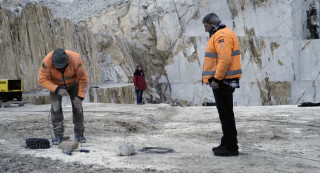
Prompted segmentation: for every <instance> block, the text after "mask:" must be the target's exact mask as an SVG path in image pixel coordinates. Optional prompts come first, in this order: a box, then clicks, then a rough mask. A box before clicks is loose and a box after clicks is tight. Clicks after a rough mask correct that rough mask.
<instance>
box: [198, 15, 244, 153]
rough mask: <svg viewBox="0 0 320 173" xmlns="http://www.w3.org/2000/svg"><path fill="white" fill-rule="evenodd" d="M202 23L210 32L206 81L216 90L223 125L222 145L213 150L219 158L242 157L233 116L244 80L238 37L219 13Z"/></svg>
mask: <svg viewBox="0 0 320 173" xmlns="http://www.w3.org/2000/svg"><path fill="white" fill-rule="evenodd" d="M202 23H203V25H204V28H205V31H206V32H209V36H210V38H209V41H208V43H207V48H206V52H205V58H204V64H203V72H202V81H203V83H207V84H209V85H210V86H211V87H212V90H213V94H214V97H215V100H216V106H217V109H218V113H219V118H220V122H221V125H222V132H223V136H222V138H221V144H220V145H219V146H217V147H214V148H212V151H213V153H214V155H216V156H237V155H239V150H238V148H239V147H238V141H237V129H236V123H235V119H234V112H233V92H234V90H235V88H240V85H239V79H240V77H241V76H242V70H241V59H240V47H239V41H238V38H237V36H236V34H235V33H234V32H233V31H232V30H230V29H229V28H227V27H226V26H225V25H224V24H222V23H221V21H220V19H219V17H218V16H217V15H216V14H215V13H210V14H208V15H206V16H205V17H204V18H203V20H202Z"/></svg>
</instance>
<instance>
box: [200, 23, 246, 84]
mask: <svg viewBox="0 0 320 173" xmlns="http://www.w3.org/2000/svg"><path fill="white" fill-rule="evenodd" d="M241 75H242V70H241V62H240V47H239V41H238V38H237V36H236V34H235V33H234V32H233V31H232V30H231V29H229V28H227V27H225V28H223V29H220V30H218V31H217V32H216V33H214V34H213V35H212V36H211V38H210V39H209V41H208V44H207V49H206V53H205V57H204V63H203V72H202V82H203V83H204V84H206V83H209V79H210V78H213V77H214V78H215V79H217V80H223V79H233V78H238V79H240V77H241Z"/></svg>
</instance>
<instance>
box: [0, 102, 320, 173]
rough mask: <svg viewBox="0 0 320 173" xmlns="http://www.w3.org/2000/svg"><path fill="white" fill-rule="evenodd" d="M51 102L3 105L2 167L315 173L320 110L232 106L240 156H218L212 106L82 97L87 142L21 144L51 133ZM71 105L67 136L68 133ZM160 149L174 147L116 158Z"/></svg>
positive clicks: (0, 118)
mask: <svg viewBox="0 0 320 173" xmlns="http://www.w3.org/2000/svg"><path fill="white" fill-rule="evenodd" d="M49 107H50V105H41V106H35V105H28V104H26V105H24V106H22V107H18V106H15V105H12V107H6V108H1V109H0V132H1V133H0V153H1V154H0V155H1V158H0V170H1V172H56V171H59V172H318V171H319V170H320V166H319V163H320V138H319V135H320V112H319V108H317V107H314V108H301V107H297V106H266V107H241V106H236V107H235V112H236V121H237V128H238V134H239V146H240V156H238V157H230V158H228V157H215V156H214V155H213V154H212V152H211V148H212V147H213V146H216V145H217V144H218V141H219V138H220V136H221V127H220V123H219V120H218V115H217V111H216V108H215V107H200V106H199V107H170V106H169V105H164V104H160V105H153V104H147V105H142V106H137V105H120V104H98V103H85V106H84V110H85V125H86V133H85V136H86V137H87V143H85V144H83V145H82V146H81V147H80V149H89V150H90V153H80V152H74V153H73V155H72V156H69V155H66V154H64V153H62V152H61V150H60V149H58V147H57V146H51V148H50V149H41V150H31V149H25V148H24V147H25V139H27V138H31V137H41V138H47V139H50V138H51V136H50V131H49V129H51V124H50V123H48V118H49V113H48V112H47V111H48V110H49ZM70 110H71V109H70V105H67V104H66V105H64V111H65V112H64V113H65V114H64V116H65V126H66V129H65V135H68V136H71V138H70V140H74V137H73V124H72V117H71V112H70ZM123 144H134V145H136V146H137V148H138V149H141V148H142V147H165V148H172V149H174V150H175V152H174V153H167V154H153V153H144V152H138V153H137V154H136V155H133V156H118V155H117V152H118V151H119V150H118V146H120V145H123Z"/></svg>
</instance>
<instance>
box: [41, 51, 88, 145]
mask: <svg viewBox="0 0 320 173" xmlns="http://www.w3.org/2000/svg"><path fill="white" fill-rule="evenodd" d="M38 81H39V84H40V85H41V86H42V87H44V88H46V89H48V90H49V91H50V98H51V120H52V126H53V131H54V138H53V139H52V142H53V144H54V145H58V144H60V143H61V142H62V139H63V134H64V126H63V113H62V107H61V100H62V97H63V96H67V95H69V96H70V98H71V102H72V112H73V123H74V135H75V140H76V141H77V142H80V143H85V142H86V138H85V137H84V136H83V132H84V124H83V108H82V101H83V99H84V98H85V96H86V93H87V90H88V83H89V80H88V74H87V71H86V69H85V66H84V64H83V61H82V59H81V58H80V56H79V54H78V53H75V52H72V51H70V50H64V49H61V48H58V49H56V50H54V51H53V52H50V53H49V54H48V55H47V56H46V57H45V58H44V59H43V63H42V65H41V67H40V69H39V75H38Z"/></svg>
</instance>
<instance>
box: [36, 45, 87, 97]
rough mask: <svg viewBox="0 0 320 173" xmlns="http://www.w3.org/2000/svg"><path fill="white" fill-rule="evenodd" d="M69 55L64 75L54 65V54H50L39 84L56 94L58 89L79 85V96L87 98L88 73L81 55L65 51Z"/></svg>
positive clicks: (41, 68) (44, 61)
mask: <svg viewBox="0 0 320 173" xmlns="http://www.w3.org/2000/svg"><path fill="white" fill-rule="evenodd" d="M65 52H66V54H67V55H68V66H67V67H66V69H65V72H64V73H63V74H62V73H61V72H60V71H59V70H57V69H56V68H55V67H54V65H53V64H52V54H53V51H52V52H50V53H49V54H48V55H47V56H46V57H45V58H44V59H43V63H42V65H41V67H40V69H39V75H38V82H39V84H40V85H41V86H42V87H44V88H46V89H48V90H49V91H50V92H55V91H56V90H57V88H58V87H62V88H68V87H71V86H73V85H75V84H77V83H79V91H78V96H79V97H82V98H85V97H86V93H87V90H88V84H89V80H88V73H87V71H86V68H85V66H84V64H83V61H82V59H81V58H80V56H79V54H78V53H76V52H72V51H70V50H65Z"/></svg>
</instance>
